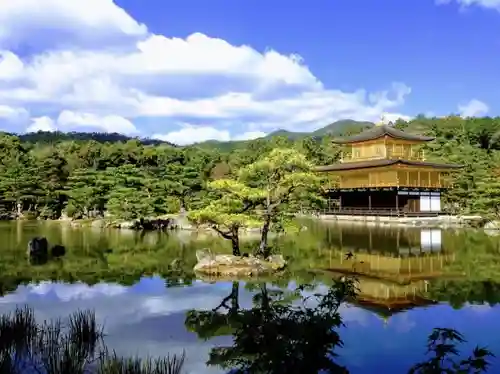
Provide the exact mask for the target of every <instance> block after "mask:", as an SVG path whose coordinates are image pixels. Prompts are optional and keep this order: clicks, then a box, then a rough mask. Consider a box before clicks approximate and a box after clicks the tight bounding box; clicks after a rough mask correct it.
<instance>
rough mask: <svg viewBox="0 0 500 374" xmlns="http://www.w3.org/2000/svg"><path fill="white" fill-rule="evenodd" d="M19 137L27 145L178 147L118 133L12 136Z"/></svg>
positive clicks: (52, 133)
mask: <svg viewBox="0 0 500 374" xmlns="http://www.w3.org/2000/svg"><path fill="white" fill-rule="evenodd" d="M10 135H14V136H17V137H18V138H19V139H20V140H21V141H22V142H25V143H46V144H47V143H48V144H50V143H58V142H62V141H72V140H73V141H90V140H94V141H96V142H98V143H117V142H127V141H129V140H137V141H138V142H139V143H141V144H143V145H159V144H166V145H170V146H172V147H177V145H175V144H173V143H170V142H167V141H163V140H159V139H149V138H138V137H131V136H127V135H123V134H119V133H117V132H112V133H105V132H79V131H71V132H62V131H38V132H29V133H25V134H10Z"/></svg>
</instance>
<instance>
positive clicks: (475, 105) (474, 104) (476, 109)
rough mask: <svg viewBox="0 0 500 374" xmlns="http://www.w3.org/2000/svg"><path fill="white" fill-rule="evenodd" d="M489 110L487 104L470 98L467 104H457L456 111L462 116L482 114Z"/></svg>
mask: <svg viewBox="0 0 500 374" xmlns="http://www.w3.org/2000/svg"><path fill="white" fill-rule="evenodd" d="M489 110H490V108H489V107H488V105H486V104H485V103H483V102H482V101H479V100H477V99H472V100H470V101H469V102H468V103H467V104H463V105H459V106H458V112H459V113H460V115H461V116H462V117H476V116H484V115H486V114H487V113H488V111H489Z"/></svg>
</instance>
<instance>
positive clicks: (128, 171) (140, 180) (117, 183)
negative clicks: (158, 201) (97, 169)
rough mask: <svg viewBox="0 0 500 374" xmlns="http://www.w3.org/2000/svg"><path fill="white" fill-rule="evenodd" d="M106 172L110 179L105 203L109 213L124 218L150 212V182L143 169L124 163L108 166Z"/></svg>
mask: <svg viewBox="0 0 500 374" xmlns="http://www.w3.org/2000/svg"><path fill="white" fill-rule="evenodd" d="M107 174H108V175H107V177H108V178H109V179H110V180H111V181H112V187H111V188H110V192H109V195H108V201H107V205H106V206H107V209H108V210H109V212H110V213H111V214H113V215H115V216H117V217H120V218H123V219H126V220H130V219H137V218H144V217H148V216H150V215H151V214H152V212H153V204H152V195H151V186H150V184H151V182H150V180H149V179H148V178H147V175H146V174H145V171H144V170H141V169H139V168H137V167H135V166H134V165H131V164H126V165H123V166H120V167H117V168H108V170H107Z"/></svg>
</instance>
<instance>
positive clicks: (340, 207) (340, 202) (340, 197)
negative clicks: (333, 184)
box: [339, 194, 342, 209]
mask: <svg viewBox="0 0 500 374" xmlns="http://www.w3.org/2000/svg"><path fill="white" fill-rule="evenodd" d="M339 209H342V194H340V195H339Z"/></svg>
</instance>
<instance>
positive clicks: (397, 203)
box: [396, 191, 399, 210]
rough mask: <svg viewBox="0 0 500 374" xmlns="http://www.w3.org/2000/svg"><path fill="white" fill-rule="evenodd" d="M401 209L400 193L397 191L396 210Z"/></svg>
mask: <svg viewBox="0 0 500 374" xmlns="http://www.w3.org/2000/svg"><path fill="white" fill-rule="evenodd" d="M398 209H399V195H398V191H396V210H398Z"/></svg>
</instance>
